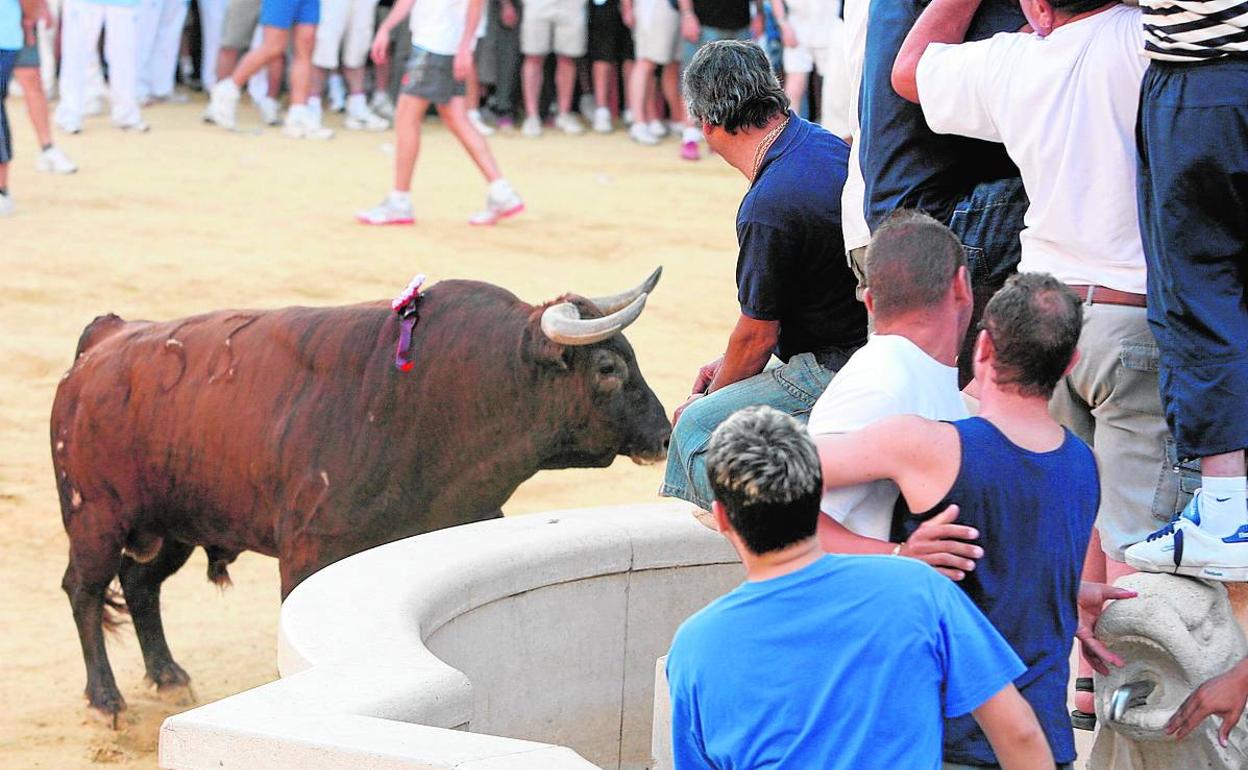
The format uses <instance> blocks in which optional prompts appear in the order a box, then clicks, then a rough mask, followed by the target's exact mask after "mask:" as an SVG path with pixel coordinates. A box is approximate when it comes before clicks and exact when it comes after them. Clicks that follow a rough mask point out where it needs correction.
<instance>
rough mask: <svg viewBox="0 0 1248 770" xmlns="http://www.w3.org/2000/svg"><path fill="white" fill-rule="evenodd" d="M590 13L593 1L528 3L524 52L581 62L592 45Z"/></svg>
mask: <svg viewBox="0 0 1248 770" xmlns="http://www.w3.org/2000/svg"><path fill="white" fill-rule="evenodd" d="M588 12H589V0H528V2H525V3H524V15H523V17H522V18H521V20H520V52H521V53H523V54H524V55H525V56H545V55H546V54H549V53H552V52H553V53H556V54H558V55H559V56H566V57H568V58H571V59H579V58H580V57H582V56H584V55H585V51H586V49H587V48H588V44H589V16H588Z"/></svg>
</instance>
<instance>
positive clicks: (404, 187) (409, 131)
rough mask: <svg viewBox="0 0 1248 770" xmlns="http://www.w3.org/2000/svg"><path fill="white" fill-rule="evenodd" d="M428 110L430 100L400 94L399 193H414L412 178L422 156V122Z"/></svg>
mask: <svg viewBox="0 0 1248 770" xmlns="http://www.w3.org/2000/svg"><path fill="white" fill-rule="evenodd" d="M428 109H429V102H428V100H425V99H421V98H419V97H416V96H411V95H409V94H400V95H399V103H398V104H397V105H395V108H394V139H395V146H394V189H395V190H396V191H398V192H404V193H410V192H411V191H412V176H413V175H415V173H416V159H417V158H418V157H419V156H420V130H421V122H422V121H424V119H425V112H427V111H428Z"/></svg>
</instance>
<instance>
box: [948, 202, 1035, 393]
mask: <svg viewBox="0 0 1248 770" xmlns="http://www.w3.org/2000/svg"><path fill="white" fill-rule="evenodd" d="M1028 205H1029V202H1028V200H1027V193H1026V191H1024V190H1023V180H1022V179H1020V178H1018V177H1011V178H1008V179H997V180H994V181H991V182H984V183H982V184H980V185H978V186H976V187H975V189H973V190H971V192H970V194H969V195H967V196H966V197H965V198H963V199H962V200H961V201H959V202H958V203H957V204H956V205H955V206H954V207H953V213H952V214H951V215H950V216H949V221H948V222H946V224H947V225H948V226H949V229H950V230H952V231H953V234H954V235H956V236H957V237H958V240H959V241H961V242H962V248H963V249H965V251H966V266H967V270H968V271H969V272H970V274H971V288H972V289H973V291H974V293H975V308H974V310H973V312H972V315H971V327H970V330H969V331H968V332H967V335H966V339H965V340H963V343H962V349H961V351H960V353H959V354H958V376H959V381H960V384H961V385H965V384H966V383H968V382H970V380H971V377H972V376H973V374H972V372H971V359H972V358H973V356H972V352H973V349H974V347H975V335H976V334H977V331H976V329H977V327H978V325H979V319H980V318H981V317H983V314H984V307H985V306H986V305H987V304H988V300H990V299H992V295H993V294H996V293H997V289H1000V288H1001V287H1002V286H1003V285H1004V284H1005V281H1006V279H1007V278H1009V277H1010V276H1011V275H1013V274H1014V273H1015V272H1017V271H1018V260H1019V257H1021V256H1022V243H1021V242H1020V241H1019V239H1018V235H1019V233H1021V232H1022V231H1023V216H1024V215H1025V214H1026V213H1027V206H1028Z"/></svg>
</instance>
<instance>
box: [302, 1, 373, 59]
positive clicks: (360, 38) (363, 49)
mask: <svg viewBox="0 0 1248 770" xmlns="http://www.w3.org/2000/svg"><path fill="white" fill-rule="evenodd" d="M376 12H377V0H321V22H320V24H318V25H317V27H316V48H314V49H313V50H312V63H313V64H315V65H316V66H317V67H320V68H321V69H326V70H332V69H337V68H338V64H339V58H338V53H339V51H341V52H342V60H341V63H342V66H344V67H351V68H352V69H354V68H356V67H363V66H364V64H365V63H366V62H367V61H368V49H369V48H370V47H371V46H372V44H373V32H374V30H375V28H376V26H375V25H376Z"/></svg>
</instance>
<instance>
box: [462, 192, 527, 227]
mask: <svg viewBox="0 0 1248 770" xmlns="http://www.w3.org/2000/svg"><path fill="white" fill-rule="evenodd" d="M522 211H524V201H522V200H521V199H520V196H519V195H517V194H516V191H515V190H513V189H512V188H511V185H509V184H507V183H506V182H501V183H500V182H495V183H494V184H492V185H490V191H489V192H488V193H487V194H486V196H485V208H484V209H482V210H481V211H478V212H477V213H475V214H473V215H472V216H471V217H469V218H468V224H470V225H495V224H498V223H499V222H500V221H502V220H504V219H506V218H507V217H514V216H515V215H516V214H519V213H520V212H522Z"/></svg>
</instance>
